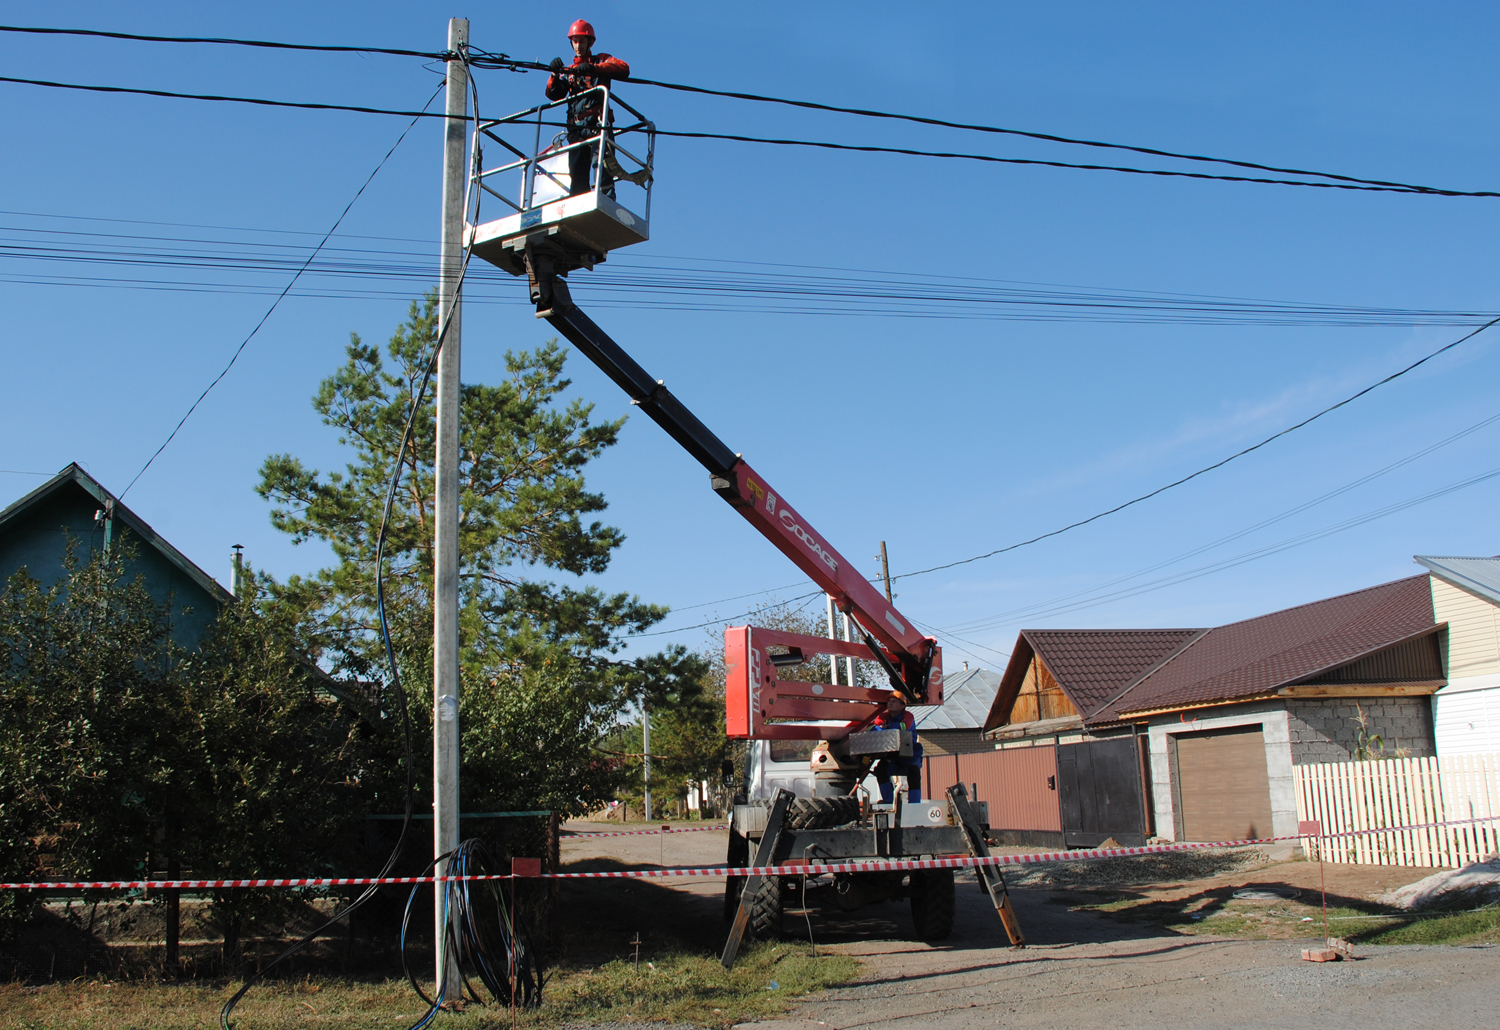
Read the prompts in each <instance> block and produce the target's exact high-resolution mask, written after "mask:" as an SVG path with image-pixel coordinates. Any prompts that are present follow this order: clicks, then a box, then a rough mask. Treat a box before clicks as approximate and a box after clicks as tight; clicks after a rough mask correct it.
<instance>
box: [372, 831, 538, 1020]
mask: <svg viewBox="0 0 1500 1030" xmlns="http://www.w3.org/2000/svg"><path fill="white" fill-rule="evenodd" d="M443 858H446V859H448V875H449V876H450V877H453V879H448V880H445V881H443V882H441V883H439V884H434V885H433V886H434V889H437V888H441V889H442V891H443V910H444V911H445V912H447V913H449V918H448V919H447V920H446V923H447V927H448V931H447V933H446V935H445V939H444V941H443V947H444V948H446V949H448V951H447V954H448V957H449V961H450V962H452V963H454V964H455V965H456V966H457V969H458V975H459V977H460V978H461V980H462V982H463V987H464V992H465V993H466V994H467V995H468V999H469V1001H471V1002H473V1003H474V1004H477V1005H483V1004H484V1000H483V999H482V998H480V997H479V994H478V992H477V991H475V990H474V985H473V983H472V980H473V979H476V978H477V979H478V980H479V981H480V982H481V983H482V984H484V986H485V989H486V990H488V991H489V993H490V996H491V997H492V998H494V999H495V1001H496V1002H497V1003H498V1004H500V1005H502V1006H512V1005H513V1006H515V1007H517V1008H536V1007H538V1006H540V1005H541V1003H542V986H543V984H544V983H545V982H546V977H545V976H544V975H543V973H542V961H541V957H540V955H538V953H537V951H536V949H535V948H533V947H532V946H531V942H530V940H529V938H528V935H527V934H526V931H525V929H524V928H523V927H521V926H519V925H517V921H516V909H517V906H516V904H515V899H514V897H512V898H511V899H510V903H509V904H507V902H506V897H505V881H504V880H500V879H493V880H473V879H468V878H467V877H471V876H494V875H495V874H496V872H497V870H498V869H499V865H498V864H497V863H496V861H495V859H494V856H493V855H492V854H491V853H490V850H489V848H487V847H485V845H484V842H483V841H481V840H478V839H475V838H470V839H469V840H466V841H464V842H463V843H461V844H460V845H459V846H458V847H456V848H454V849H453V850H452V851H451V852H449V853H448V854H447V855H444V856H443ZM437 861H442V859H441V858H440V859H438V860H437ZM436 866H437V862H433V864H432V865H431V866H428V869H429V870H431V869H433V868H435V867H436ZM511 882H512V883H514V881H511ZM421 887H422V884H417V885H415V886H413V887H412V889H411V894H409V895H408V896H407V898H406V912H405V914H404V915H403V916H402V919H401V971H402V972H404V973H405V974H406V980H407V982H408V983H410V984H411V987H412V990H414V991H416V992H417V995H418V997H420V998H421V999H422V1000H423V1001H424V1002H426V1003H427V1014H426V1015H425V1016H423V1017H422V1019H421V1020H420V1021H418V1022H417V1023H416V1024H415V1025H414V1026H413V1027H412V1030H422V1027H425V1026H426V1025H427V1024H428V1023H429V1022H430V1021H431V1020H432V1018H433V1017H434V1016H435V1015H437V1013H438V1010H439V1009H440V1008H441V1007H442V1002H441V997H442V985H441V984H439V985H438V987H437V990H435V991H434V993H435V994H436V995H438V997H437V998H430V997H428V996H427V992H426V991H424V990H422V985H421V984H420V983H418V982H417V978H416V976H415V974H413V973H412V970H411V966H410V965H409V964H408V963H407V960H406V938H407V933H408V930H409V928H410V925H411V911H412V906H413V904H414V903H415V902H416V899H417V891H418V890H420V889H421Z"/></svg>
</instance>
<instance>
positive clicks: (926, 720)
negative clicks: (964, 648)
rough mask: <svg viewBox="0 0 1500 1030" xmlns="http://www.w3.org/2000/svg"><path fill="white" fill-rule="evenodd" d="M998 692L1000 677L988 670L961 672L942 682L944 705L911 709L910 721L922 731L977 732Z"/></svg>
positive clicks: (919, 706)
mask: <svg viewBox="0 0 1500 1030" xmlns="http://www.w3.org/2000/svg"><path fill="white" fill-rule="evenodd" d="M999 689H1000V674H999V673H997V672H991V671H990V670H988V669H979V668H974V669H964V670H962V671H960V672H957V673H954V674H953V675H950V676H948V677H946V678H945V679H944V680H943V703H942V704H940V705H913V706H912V709H911V714H912V718H913V719H914V720H916V725H917V729H918V730H919V731H921V730H977V729H979V728H980V727H982V726H983V725H984V717H985V715H986V714H987V713H988V712H989V710H990V703H991V702H992V701H994V700H995V691H997V690H999Z"/></svg>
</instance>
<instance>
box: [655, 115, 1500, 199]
mask: <svg viewBox="0 0 1500 1030" xmlns="http://www.w3.org/2000/svg"><path fill="white" fill-rule="evenodd" d="M656 134H657V135H658V136H679V137H682V138H684V139H722V140H732V141H734V142H737V143H767V144H772V145H774V146H780V147H812V148H815V149H818V150H852V151H857V152H860V153H867V154H906V155H909V156H912V157H937V158H947V159H950V160H958V161H983V162H987V163H990V164H1005V165H1039V166H1042V167H1046V168H1076V169H1080V170H1083V171H1090V172H1124V173H1126V174H1130V175H1156V176H1165V177H1168V178H1177V179H1209V180H1213V181H1215V182H1250V183H1260V184H1263V185H1268V186H1309V187H1313V188H1316V189H1325V190H1359V191H1364V192H1369V193H1415V194H1418V195H1421V196H1437V197H1500V192H1491V191H1489V190H1473V191H1466V190H1442V189H1433V188H1429V187H1426V186H1402V185H1394V184H1393V185H1388V186H1377V185H1356V182H1358V181H1360V180H1356V181H1355V182H1306V181H1303V180H1300V179H1266V178H1260V177H1256V176H1250V175H1214V174H1211V173H1209V172H1182V171H1173V170H1171V169H1166V168H1131V167H1130V166H1129V165H1095V164H1076V163H1074V162H1070V161H1044V160H1042V159H1040V158H1030V157H994V156H992V155H989V154H965V153H956V152H951V151H942V150H916V149H913V148H911V147H877V146H865V145H857V144H853V143H829V142H825V141H820V140H805V139H769V138H766V137H763V136H739V135H734V134H732V133H724V132H672V131H669V130H667V129H657V130H656Z"/></svg>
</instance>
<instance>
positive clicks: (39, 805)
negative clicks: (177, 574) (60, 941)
mask: <svg viewBox="0 0 1500 1030" xmlns="http://www.w3.org/2000/svg"><path fill="white" fill-rule="evenodd" d="M132 556H133V550H132V548H130V547H129V546H125V545H123V544H122V545H118V546H116V547H115V548H114V549H113V551H112V552H107V553H106V552H97V553H95V554H94V555H93V556H92V557H90V558H89V559H88V560H86V561H85V560H80V558H79V557H78V555H77V553H76V551H75V550H73V549H72V548H71V547H70V549H69V552H68V555H67V558H66V560H65V564H64V568H65V572H64V574H63V576H62V577H61V578H60V579H59V580H58V581H57V582H56V583H54V584H52V585H51V586H43V585H42V584H41V583H40V582H38V581H37V580H35V579H33V578H31V577H30V576H29V575H28V574H27V573H26V571H25V570H24V569H23V570H21V571H19V572H17V573H16V574H15V575H14V576H12V577H11V578H10V580H9V581H8V582H7V583H6V584H5V587H4V590H3V591H0V864H3V867H4V873H5V875H6V876H7V877H10V876H21V877H25V878H31V877H33V876H36V875H37V874H40V873H47V874H51V875H57V876H65V877H69V878H83V879H117V878H118V879H133V878H136V877H138V876H140V875H142V874H143V873H145V872H147V871H148V870H147V868H146V866H147V859H148V853H149V851H150V850H151V847H152V845H153V842H154V841H156V840H158V839H160V837H161V835H162V833H163V832H164V829H165V827H166V826H167V825H168V824H169V823H172V822H174V821H179V820H182V819H185V818H190V817H191V811H190V809H191V807H192V804H193V800H192V799H193V797H194V791H193V789H192V788H193V784H194V783H195V782H196V780H197V776H198V773H199V771H200V768H201V767H200V765H199V763H198V756H197V754H196V749H195V747H194V741H195V740H196V739H197V734H196V732H195V729H196V727H195V719H194V714H193V711H192V708H191V705H190V703H189V692H188V691H187V689H186V684H185V681H184V680H183V678H182V677H181V675H180V673H179V669H178V661H177V659H178V657H179V655H178V652H177V651H176V649H175V648H174V646H173V644H172V641H171V623H170V621H169V613H170V603H164V602H158V601H155V600H153V599H152V597H151V596H150V594H149V593H148V592H147V590H146V587H145V585H144V583H143V582H142V580H141V579H140V578H139V577H131V576H130V575H129V573H128V568H129V564H130V561H131V558H132ZM27 905H28V902H27V899H25V898H18V897H16V896H15V895H14V893H13V892H5V897H4V898H3V899H0V906H3V907H0V914H3V915H5V916H8V920H7V921H8V922H9V923H10V925H11V926H12V928H13V927H14V926H15V924H16V923H17V922H18V921H19V920H21V919H24V918H25V917H26V915H27V914H28V907H27Z"/></svg>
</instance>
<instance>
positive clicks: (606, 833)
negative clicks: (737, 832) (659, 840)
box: [563, 823, 729, 837]
mask: <svg viewBox="0 0 1500 1030" xmlns="http://www.w3.org/2000/svg"><path fill="white" fill-rule="evenodd" d="M728 828H729V824H728V823H718V824H715V825H713V826H663V827H662V828H661V829H659V830H569V829H564V830H563V836H573V837H641V836H646V835H649V834H653V833H654V834H663V833H702V832H703V831H705V830H726V829H728Z"/></svg>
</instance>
